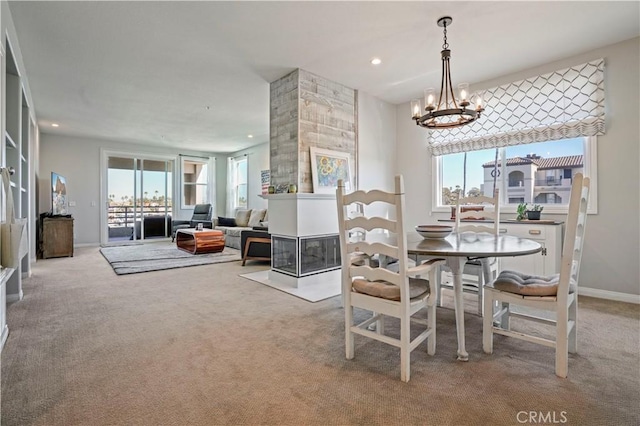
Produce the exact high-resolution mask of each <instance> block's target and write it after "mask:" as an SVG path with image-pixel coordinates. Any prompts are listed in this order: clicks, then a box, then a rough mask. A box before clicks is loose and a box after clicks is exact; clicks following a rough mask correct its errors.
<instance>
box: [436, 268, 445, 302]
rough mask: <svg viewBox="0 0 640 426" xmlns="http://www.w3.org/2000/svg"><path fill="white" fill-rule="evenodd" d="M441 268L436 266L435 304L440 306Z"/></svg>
mask: <svg viewBox="0 0 640 426" xmlns="http://www.w3.org/2000/svg"><path fill="white" fill-rule="evenodd" d="M442 272H443V271H442V268H440V266H439V265H438V266H436V305H438V306H440V307H442Z"/></svg>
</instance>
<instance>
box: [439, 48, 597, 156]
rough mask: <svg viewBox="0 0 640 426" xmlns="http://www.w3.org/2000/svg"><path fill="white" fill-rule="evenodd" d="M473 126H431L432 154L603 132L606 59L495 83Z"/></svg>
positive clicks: (489, 90)
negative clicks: (480, 115)
mask: <svg viewBox="0 0 640 426" xmlns="http://www.w3.org/2000/svg"><path fill="white" fill-rule="evenodd" d="M484 98H485V102H486V109H485V112H484V113H483V115H482V117H481V118H480V119H478V120H477V121H474V122H473V123H471V124H470V125H467V126H463V127H457V128H452V129H445V130H437V131H431V132H430V134H429V140H428V146H429V149H430V151H431V153H432V154H433V155H443V154H452V153H456V152H465V151H475V150H480V149H488V148H496V147H504V146H512V145H522V144H528V143H533V142H545V141H549V140H558V139H565V138H574V137H580V136H596V135H603V134H604V131H605V125H604V59H598V60H595V61H591V62H587V63H585V64H581V65H576V66H573V67H570V68H565V69H561V70H558V71H554V72H551V73H548V74H543V75H539V76H536V77H532V78H528V79H525V80H521V81H517V82H514V83H509V84H506V85H502V86H498V87H494V88H492V89H488V90H486V91H485V96H484Z"/></svg>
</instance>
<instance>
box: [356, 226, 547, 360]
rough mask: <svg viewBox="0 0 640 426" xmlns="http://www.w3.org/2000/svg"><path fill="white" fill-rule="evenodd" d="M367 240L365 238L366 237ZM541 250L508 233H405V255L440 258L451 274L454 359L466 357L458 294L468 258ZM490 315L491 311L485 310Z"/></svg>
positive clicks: (531, 252)
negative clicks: (434, 235)
mask: <svg viewBox="0 0 640 426" xmlns="http://www.w3.org/2000/svg"><path fill="white" fill-rule="evenodd" d="M374 239H376V240H378V239H380V241H381V242H383V241H384V240H389V241H390V242H392V241H393V240H395V238H393V237H389V236H384V237H381V236H378V237H377V238H375V237H374ZM367 240H369V238H367ZM540 251H542V245H541V244H540V243H538V242H536V241H533V240H529V239H526V238H519V237H515V236H511V235H494V234H489V233H476V232H462V233H451V234H449V235H448V236H446V237H445V238H424V237H422V236H421V235H420V234H418V233H417V232H415V231H412V232H409V233H407V253H408V254H409V255H413V256H416V258H417V259H419V257H430V258H442V259H444V260H445V261H446V266H448V267H449V269H450V270H451V274H452V276H453V299H454V305H455V317H456V331H457V338H458V351H457V355H458V360H459V361H468V360H469V354H468V353H467V351H466V348H465V333H464V307H463V296H462V271H463V270H464V265H465V263H466V262H467V260H469V259H476V258H477V259H483V258H489V257H509V256H525V255H531V254H536V253H538V252H540ZM482 264H483V273H484V276H485V282H490V281H491V280H490V277H489V276H490V272H489V267H488V263H487V262H482ZM485 315H491V313H490V312H489V313H485Z"/></svg>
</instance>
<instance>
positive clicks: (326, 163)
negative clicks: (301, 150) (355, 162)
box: [310, 146, 352, 194]
mask: <svg viewBox="0 0 640 426" xmlns="http://www.w3.org/2000/svg"><path fill="white" fill-rule="evenodd" d="M310 150H311V178H312V179H313V192H314V193H316V194H335V192H336V188H337V187H338V180H339V179H343V180H344V182H345V189H346V190H347V191H350V190H351V185H352V179H351V156H350V155H349V153H347V152H340V151H331V150H328V149H320V148H316V147H313V146H312V147H310Z"/></svg>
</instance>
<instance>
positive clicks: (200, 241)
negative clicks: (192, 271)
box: [176, 228, 224, 254]
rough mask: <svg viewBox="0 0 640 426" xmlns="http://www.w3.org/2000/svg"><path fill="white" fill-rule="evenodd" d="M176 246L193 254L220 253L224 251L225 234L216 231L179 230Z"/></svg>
mask: <svg viewBox="0 0 640 426" xmlns="http://www.w3.org/2000/svg"><path fill="white" fill-rule="evenodd" d="M176 245H177V246H178V248H179V249H181V250H184V251H186V252H189V253H191V254H202V253H220V252H221V251H222V250H224V233H223V232H222V231H217V230H215V229H203V230H201V231H198V230H197V229H194V228H188V229H178V230H177V231H176Z"/></svg>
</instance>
